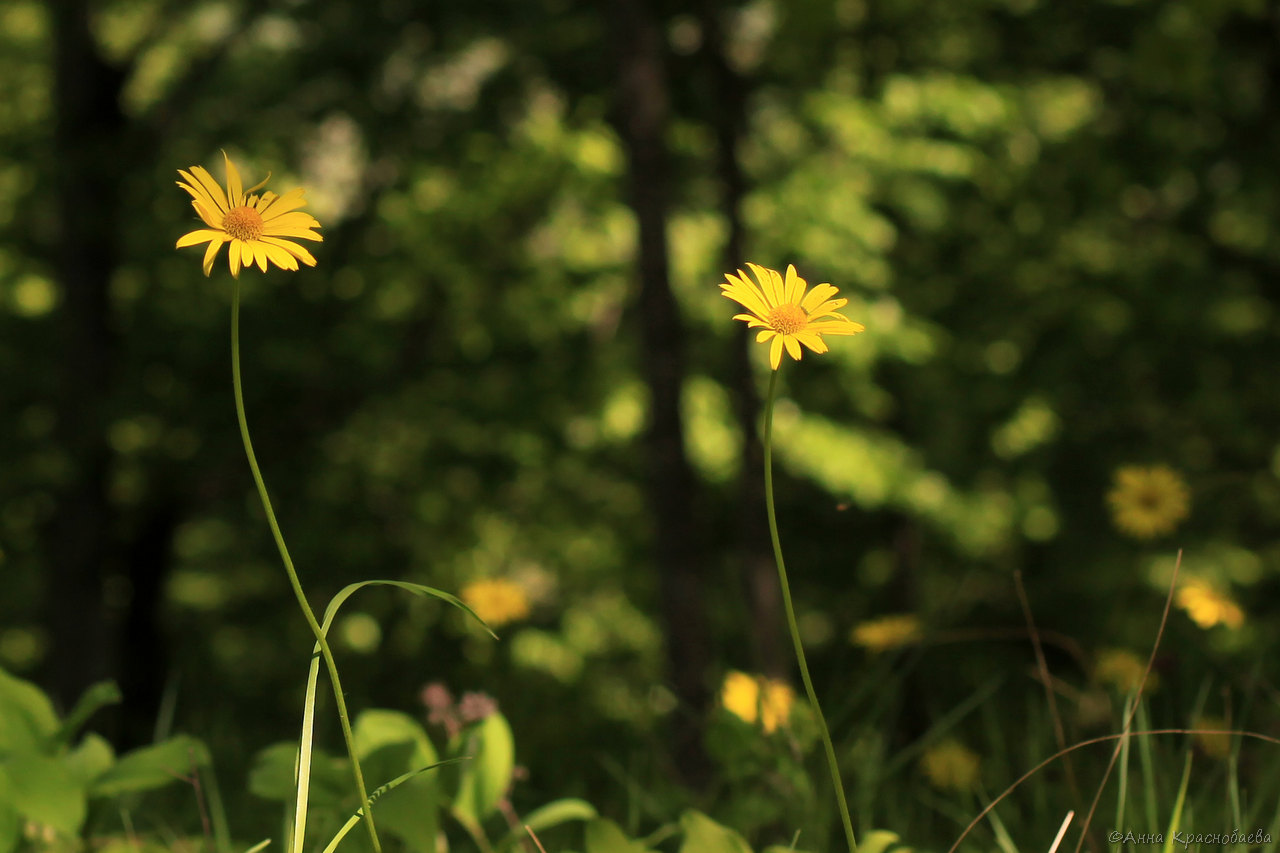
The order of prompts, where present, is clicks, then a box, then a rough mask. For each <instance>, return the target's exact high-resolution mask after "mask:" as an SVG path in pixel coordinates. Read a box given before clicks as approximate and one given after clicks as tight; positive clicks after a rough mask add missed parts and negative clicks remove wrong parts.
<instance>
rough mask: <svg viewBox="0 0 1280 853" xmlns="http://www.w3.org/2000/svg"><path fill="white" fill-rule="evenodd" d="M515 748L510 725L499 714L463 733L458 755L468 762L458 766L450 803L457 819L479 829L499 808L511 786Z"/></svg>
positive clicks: (485, 719) (487, 718)
mask: <svg viewBox="0 0 1280 853" xmlns="http://www.w3.org/2000/svg"><path fill="white" fill-rule="evenodd" d="M515 749H516V747H515V739H514V738H513V737H512V735H511V726H510V724H508V723H507V719H506V717H504V716H502V715H501V714H490V715H489V716H488V717H485V718H484V720H482V721H481V722H479V723H477V724H476V725H475V726H473V727H472V728H471V729H469V730H467V731H466V732H464V733H463V735H462V746H461V749H459V750H458V755H460V756H470V759H469V760H468V761H466V762H464V763H463V764H462V765H461V767H462V771H461V773H460V774H459V779H458V793H457V796H456V797H455V798H454V800H453V810H454V813H455V814H456V815H457V816H458V819H459V820H462V821H464V822H469V823H470V824H471V825H472V826H479V824H480V822H481V821H483V820H484V819H485V818H486V817H488V816H489V815H490V814H492V813H493V811H494V809H496V808H497V807H498V802H499V800H501V799H502V795H503V794H505V793H506V791H507V787H508V786H509V785H510V784H511V773H512V771H513V770H514V769H515Z"/></svg>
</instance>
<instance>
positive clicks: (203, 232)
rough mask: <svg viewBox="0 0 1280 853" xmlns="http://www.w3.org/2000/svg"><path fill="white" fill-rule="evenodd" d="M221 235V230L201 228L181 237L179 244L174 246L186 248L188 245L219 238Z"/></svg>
mask: <svg viewBox="0 0 1280 853" xmlns="http://www.w3.org/2000/svg"><path fill="white" fill-rule="evenodd" d="M221 237H222V232H221V231H211V230H209V229H208V228H199V229H197V230H195V231H191V232H189V233H187V234H183V235H182V236H181V237H179V238H178V245H176V246H174V248H175V249H185V248H186V247H187V246H195V245H196V244H198V243H207V242H209V241H210V240H217V239H219V238H221Z"/></svg>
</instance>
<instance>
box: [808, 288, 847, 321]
mask: <svg viewBox="0 0 1280 853" xmlns="http://www.w3.org/2000/svg"><path fill="white" fill-rule="evenodd" d="M839 292H840V291H838V290H836V288H834V287H832V286H831V285H829V284H815V285H814V286H813V290H810V291H809V292H808V293H807V294H805V297H804V299H802V300H800V307H801V308H803V309H804V310H805V311H806V312H807V313H809V314H812V313H813V312H814V310H815V309H816V308H817V307H818V306H819V305H821V304H822V303H823V302H824V301H826V300H827V299H828V298H829V297H831V296H834V295H835V294H837V293H839ZM845 301H846V302H847V301H848V300H845Z"/></svg>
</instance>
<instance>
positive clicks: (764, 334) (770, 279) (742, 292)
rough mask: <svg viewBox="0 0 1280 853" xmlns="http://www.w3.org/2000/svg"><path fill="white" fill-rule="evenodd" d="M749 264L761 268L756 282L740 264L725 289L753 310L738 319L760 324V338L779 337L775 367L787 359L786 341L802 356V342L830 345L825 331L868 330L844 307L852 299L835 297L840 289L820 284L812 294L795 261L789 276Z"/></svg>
mask: <svg viewBox="0 0 1280 853" xmlns="http://www.w3.org/2000/svg"><path fill="white" fill-rule="evenodd" d="M747 266H749V267H750V268H751V271H752V272H753V273H755V276H756V281H755V282H753V281H752V280H751V279H750V278H748V277H747V274H746V273H744V272H743V271H742V270H738V274H737V275H734V274H733V273H726V274H725V279H726V281H725V283H724V284H722V285H720V291H721V293H722V295H724V296H727V297H729V298H730V299H732V300H733V301H734V302H737V303H738V304H740V305H742V307H744V308H746V309H747V310H748V311H750V312H751V313H750V314H736V315H734V318H733V319H735V320H745V321H746V323H747V326H748V327H749V328H752V329H756V328H758V329H760V332H759V334H757V335H756V341H757V342H758V343H764V342H765V341H768V340H772V341H773V343H772V344H770V346H769V365H770V366H771V367H772V368H773V369H774V370H777V369H778V365H779V364H781V363H782V348H783V347H786V349H787V353H788V354H789V355H790V356H791V357H792V358H794V359H795V360H796V361H799V360H800V352H801V350H800V344H804V345H805V346H807V347H808V348H809V349H811V350H813V351H814V352H818V353H822V352H826V351H827V345H826V344H825V343H823V341H822V336H823V335H856V334H858V332H861V331H863V328H864V327H863V325H862V324H861V323H855V322H853V321H852V320H850V319H849V318H848V317H846V316H844V315H843V314H840V313H839V309H840V308H843V307H844V306H845V305H847V304H848V302H849V300H848V299H832V298H831V297H832V296H835V295H836V294H837V293H838V292H839V291H838V290H837V289H836V288H834V287H832V286H831V285H829V284H819V285H815V286H814V288H813V289H812V290H810V291H809V292H808V294H806V293H805V290H806V289H807V288H808V284H807V283H806V282H805V280H804V279H802V278H801V277H800V276H798V275H796V268H795V267H794V266H788V267H787V275H786V278H783V276H782V274H781V273H779V272H778V271H777V270H771V269H769V268H768V267H762V266H759V265H757V264H747ZM756 282H759V284H756Z"/></svg>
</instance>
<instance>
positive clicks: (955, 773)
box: [920, 738, 982, 792]
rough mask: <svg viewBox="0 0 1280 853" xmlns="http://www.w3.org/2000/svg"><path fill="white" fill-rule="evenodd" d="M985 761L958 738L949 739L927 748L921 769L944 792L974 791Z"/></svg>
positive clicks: (930, 781)
mask: <svg viewBox="0 0 1280 853" xmlns="http://www.w3.org/2000/svg"><path fill="white" fill-rule="evenodd" d="M981 769H982V760H981V759H980V758H979V757H978V754H977V753H976V752H974V751H973V750H971V749H969V748H968V747H967V746H965V745H964V744H962V743H960V741H958V740H956V739H955V738H946V739H944V740H941V741H939V742H938V743H936V744H934V745H933V746H931V747H929V748H928V749H926V750H925V751H924V754H923V755H922V756H920V770H921V771H922V772H923V773H924V776H925V778H926V779H928V780H929V784H930V785H932V786H933V787H935V788H937V789H938V790H940V791H960V792H962V791H971V790H973V789H974V788H975V787H976V786H977V784H978V775H979V773H980V772H981Z"/></svg>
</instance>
